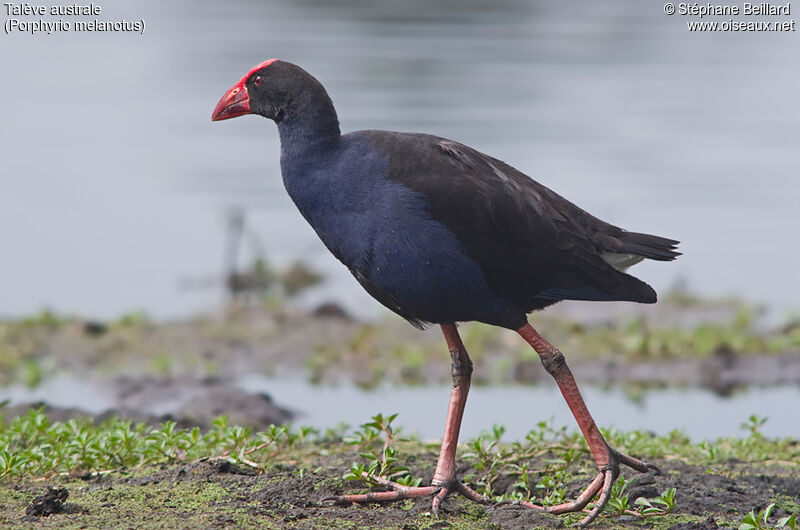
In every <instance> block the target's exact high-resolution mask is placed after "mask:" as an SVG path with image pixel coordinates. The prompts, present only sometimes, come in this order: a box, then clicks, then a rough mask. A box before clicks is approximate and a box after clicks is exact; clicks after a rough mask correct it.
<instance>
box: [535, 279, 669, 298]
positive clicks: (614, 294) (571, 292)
mask: <svg viewBox="0 0 800 530" xmlns="http://www.w3.org/2000/svg"><path fill="white" fill-rule="evenodd" d="M536 298H543V299H546V300H592V301H598V302H613V301H619V302H639V303H642V304H653V303H655V302H656V300H657V299H658V297H657V295H656V292H655V291H654V290H653V288H652V287H650V286H649V285H647V284H646V283H645V282H643V281H642V280H640V279H638V278H635V277H633V276H631V275H629V274H625V273H622V274H620V275H619V285H618V286H617V287H616V288H615V289H613V290H605V289H601V288H599V287H596V286H594V285H590V284H583V285H580V284H578V285H565V286H559V287H551V288H550V289H546V290H544V291H542V292H540V293H537V295H536Z"/></svg>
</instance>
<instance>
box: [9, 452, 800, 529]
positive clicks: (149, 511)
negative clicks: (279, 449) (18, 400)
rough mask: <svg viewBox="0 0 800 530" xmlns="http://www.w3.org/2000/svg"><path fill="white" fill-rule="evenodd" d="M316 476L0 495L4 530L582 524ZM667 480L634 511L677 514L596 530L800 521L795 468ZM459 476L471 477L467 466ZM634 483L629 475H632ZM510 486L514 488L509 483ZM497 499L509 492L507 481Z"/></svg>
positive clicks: (733, 464) (220, 466) (162, 479)
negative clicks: (397, 498) (341, 499)
mask: <svg viewBox="0 0 800 530" xmlns="http://www.w3.org/2000/svg"><path fill="white" fill-rule="evenodd" d="M330 451H331V454H329V455H327V456H319V457H318V458H317V459H316V460H315V461H314V462H313V464H312V466H311V468H312V470H310V471H304V472H302V473H301V472H300V469H301V468H299V467H295V466H292V465H291V464H289V465H285V466H279V467H278V468H276V469H273V470H271V471H269V472H267V473H266V474H264V475H261V476H259V475H257V474H256V473H255V472H254V471H252V470H250V469H248V468H244V467H239V466H237V465H232V464H229V463H227V462H224V461H215V462H194V463H186V464H180V465H174V466H166V467H164V468H163V469H146V470H135V471H134V472H115V473H110V474H103V475H99V476H98V475H95V476H86V477H61V478H57V479H51V480H47V481H35V482H30V481H29V482H25V483H19V484H14V485H5V486H0V526H2V527H4V528H49V527H57V528H110V527H114V528H233V527H249V528H402V529H413V528H465V529H471V528H498V529H500V528H565V527H567V526H569V525H570V524H572V523H574V522H576V520H578V519H579V518H580V515H574V514H573V515H569V516H552V515H545V514H541V513H537V512H535V511H532V510H529V509H527V508H524V507H520V506H509V505H505V506H480V505H477V504H474V503H471V502H469V501H467V500H465V499H463V498H460V497H455V496H451V497H449V498H448V499H447V500H446V501H445V502H444V503H443V508H442V512H441V518H439V519H436V518H434V517H433V516H432V515H431V513H430V501H429V500H428V499H418V500H406V501H401V502H397V503H393V504H384V505H365V506H356V505H348V506H336V505H334V504H333V503H331V502H329V501H324V499H325V498H326V497H328V496H331V495H339V494H341V493H344V492H347V493H350V492H357V491H363V490H359V489H358V488H357V486H354V485H353V484H352V483H351V482H348V481H343V480H342V479H341V478H340V477H341V476H342V475H343V474H344V473H345V472H346V471H347V469H348V468H349V465H350V462H352V461H354V460H357V459H358V455H357V454H356V453H355V452H352V451H349V450H345V451H342V449H341V447H331V448H330ZM404 460H405V463H406V464H408V465H409V466H410V467H411V468H412V471H413V472H414V473H418V475H419V476H421V477H423V480H424V481H425V482H427V481H430V479H431V476H432V470H433V467H434V465H435V455H434V451H423V452H419V453H416V454H409V455H406V457H405V458H404ZM655 463H656V464H657V465H658V466H660V467H661V469H662V471H663V472H664V473H663V474H662V475H659V476H656V475H653V474H652V473H650V474H646V475H640V476H637V477H636V478H635V480H634V482H633V483H631V484H630V485H629V486H628V490H627V491H628V494H629V497H630V499H631V504H633V500H634V499H635V498H637V497H639V496H644V497H654V496H656V495H658V494H659V493H660V492H662V491H664V490H665V489H667V488H673V487H674V488H677V490H678V495H677V506H676V508H675V509H674V511H673V512H672V513H670V514H668V515H664V516H658V517H653V518H648V519H645V520H642V519H641V518H639V517H633V516H629V515H623V516H618V517H611V518H603V519H601V520H600V521H599V522H598V523H597V524H596V525H595V527H597V528H671V529H706V528H720V527H727V528H736V527H738V526H739V524H740V522H741V519H742V516H743V514H744V513H745V512H746V511H748V510H750V509H756V510H758V509H759V508H763V507H764V506H766V505H767V504H768V503H769V502H773V501H775V500H776V499H777V500H778V508H777V509H776V511H775V513H774V515H775V516H776V517H778V516H781V515H785V514H786V513H787V512H786V510H794V511H796V510H800V505H798V504H797V503H798V502H800V474H799V473H797V468H796V467H794V468H793V470H794V471H793V470H792V469H791V468H784V467H781V466H779V465H771V466H767V467H765V466H763V465H757V466H754V465H752V464H745V463H742V462H737V461H730V462H726V463H725V464H724V465H723V466H715V467H712V468H708V467H705V466H697V465H689V464H686V463H682V462H677V461H669V460H663V461H655ZM586 464H587V467H586V470H585V471H586V472H585V473H583V474H579V476H578V477H577V478H576V479H575V480H573V481H572V482H571V483H570V484H569V487H568V495H569V496H576V495H578V494H579V492H580V491H581V488H582V487H584V486H585V485H586V483H587V482H588V481H589V480H590V479H591V476H592V475H591V474H590V473H591V470H590V469H589V467H588V462H587V463H586ZM459 471H460V474H462V475H463V474H464V473H468V472H469V471H470V469H469V468H468V466H462V467H461V469H460V470H459ZM628 476H631V474H630V473H628ZM506 482H507V485H510V484H511V482H512V480H511V479H510V478H509V479H508V480H507V481H506ZM497 487H498V491H499V492H502V489H503V484H502V483H500V482H498V485H497Z"/></svg>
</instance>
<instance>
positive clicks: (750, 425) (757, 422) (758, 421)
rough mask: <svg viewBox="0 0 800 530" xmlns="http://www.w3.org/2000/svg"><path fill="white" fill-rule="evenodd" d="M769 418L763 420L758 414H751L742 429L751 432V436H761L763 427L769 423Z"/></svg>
mask: <svg viewBox="0 0 800 530" xmlns="http://www.w3.org/2000/svg"><path fill="white" fill-rule="evenodd" d="M768 419H769V418H762V417H760V416H757V415H756V414H751V415H750V417H749V418H747V421H746V422H744V423H742V429H744V430H746V431H750V436H757V435H758V436H761V427H763V426H764V424H765V423H767V420H768Z"/></svg>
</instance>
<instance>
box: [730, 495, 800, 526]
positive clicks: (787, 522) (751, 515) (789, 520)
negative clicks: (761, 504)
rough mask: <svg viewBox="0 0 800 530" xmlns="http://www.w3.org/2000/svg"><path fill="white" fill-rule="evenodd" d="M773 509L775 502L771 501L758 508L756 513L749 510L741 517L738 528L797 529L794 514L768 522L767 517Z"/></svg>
mask: <svg viewBox="0 0 800 530" xmlns="http://www.w3.org/2000/svg"><path fill="white" fill-rule="evenodd" d="M774 509H775V503H774V502H773V503H772V504H770V505H769V506H767V507H766V508H764V509H763V510H759V511H758V514H756V512H755V511H754V510H750V511H749V512H747V514H746V515H745V516H744V518H743V519H742V522H741V524H740V525H739V530H768V529H771V528H790V529H791V530H797V527H798V524H797V518H796V517H795V514H791V515H788V516H786V517H782V518H780V519H778V520H777V521H776V522H775V524H774V525H772V524H770V522H769V518H770V516H771V515H772V511H773V510H774Z"/></svg>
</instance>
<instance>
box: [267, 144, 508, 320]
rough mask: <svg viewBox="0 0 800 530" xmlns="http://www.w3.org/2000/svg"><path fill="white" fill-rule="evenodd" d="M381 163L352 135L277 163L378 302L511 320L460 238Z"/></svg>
mask: <svg viewBox="0 0 800 530" xmlns="http://www.w3.org/2000/svg"><path fill="white" fill-rule="evenodd" d="M388 164H389V160H388V159H387V155H386V154H385V153H383V152H382V151H380V150H377V149H375V148H374V147H373V146H372V145H370V144H369V141H368V140H367V139H365V138H363V137H360V136H359V135H358V134H357V133H353V134H349V135H345V136H343V137H341V138H340V139H339V140H338V142H337V143H336V144H334V145H332V146H329V147H328V148H326V149H319V150H316V151H312V152H311V153H309V152H306V153H304V155H303V156H297V157H292V158H282V160H281V168H282V172H283V181H284V185H285V186H286V189H287V191H288V192H289V195H290V196H291V198H292V200H293V201H294V202H295V204H296V205H297V207H298V209H299V210H300V212H301V213H302V214H303V216H304V217H305V218H306V220H307V221H308V222H309V223H310V224H311V226H312V227H313V228H314V230H315V231H316V232H317V234H318V235H319V237H320V239H322V241H323V243H324V244H325V246H327V247H328V249H329V250H330V251H331V252H332V253H333V254H334V255H335V256H336V257H337V258H338V259H339V260H340V261H341V262H342V263H343V264H344V265H345V266H347V267H348V269H350V271H351V272H352V273H353V275H354V276H355V277H356V279H357V280H358V281H359V282H360V283H361V284H362V285H363V286H364V288H366V289H367V291H369V292H370V294H372V295H373V296H374V297H375V298H377V299H378V301H380V302H381V303H383V304H384V305H385V306H387V307H389V308H390V309H392V310H393V311H395V312H397V313H398V314H400V315H401V316H403V317H405V318H407V319H409V320H410V321H412V322H415V323H418V322H434V323H443V322H453V321H465V320H480V321H484V322H487V323H491V324H498V325H503V324H504V323H506V322H507V321H508V320H509V317H510V315H514V317H517V316H518V315H519V312H520V309H519V308H516V307H513V306H512V305H511V304H510V303H509V302H507V301H505V300H502V299H500V298H498V297H496V296H495V295H493V294H492V293H491V292H490V291H489V288H488V286H487V284H486V280H485V278H484V276H483V273H482V271H481V269H480V267H479V266H478V265H477V263H476V262H475V261H474V260H473V259H472V258H470V257H469V255H468V254H467V252H466V250H465V248H464V246H463V245H462V244H461V242H460V241H459V240H458V239H457V238H456V236H455V235H454V234H453V233H452V232H451V231H450V230H448V229H447V228H446V227H445V226H444V225H443V224H441V223H439V222H437V221H435V220H434V219H432V218H431V216H430V213H429V205H428V201H427V200H426V199H425V197H424V196H423V195H421V194H420V193H418V192H415V191H413V190H411V189H409V188H407V187H405V186H403V185H402V184H399V183H397V182H394V181H391V180H389V179H387V178H385V175H386V174H387V171H388ZM523 314H524V313H523Z"/></svg>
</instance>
